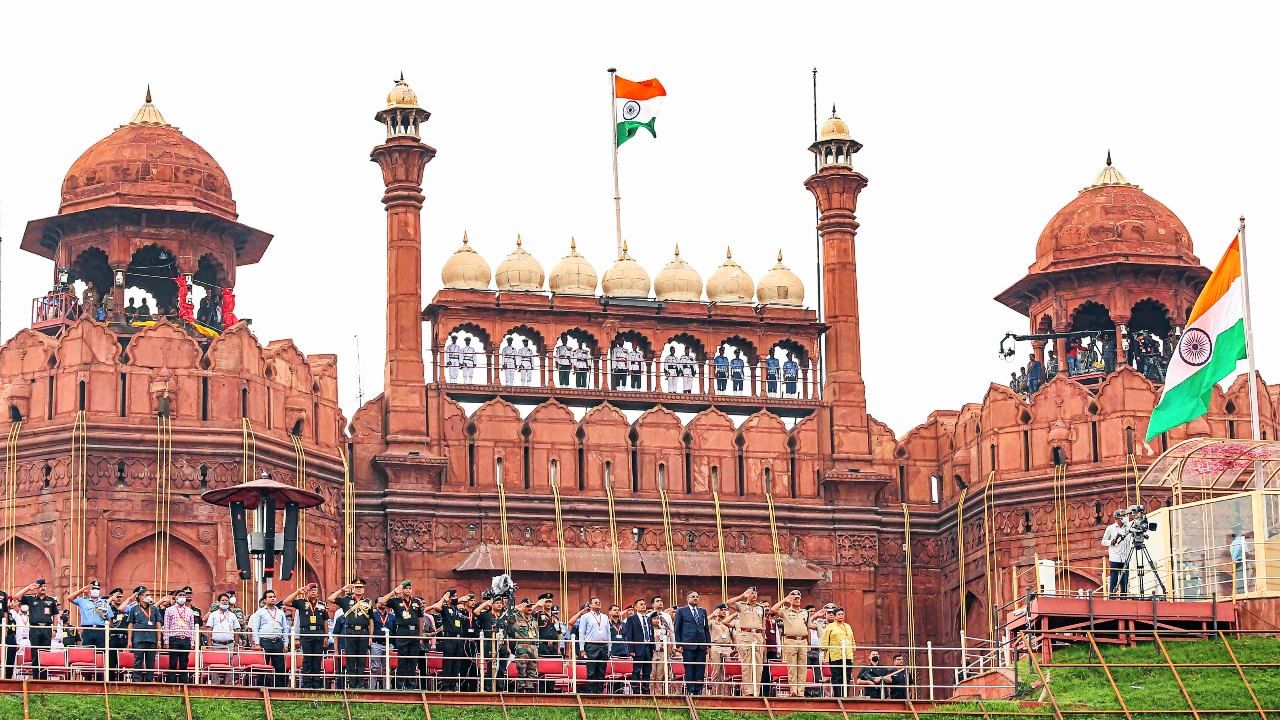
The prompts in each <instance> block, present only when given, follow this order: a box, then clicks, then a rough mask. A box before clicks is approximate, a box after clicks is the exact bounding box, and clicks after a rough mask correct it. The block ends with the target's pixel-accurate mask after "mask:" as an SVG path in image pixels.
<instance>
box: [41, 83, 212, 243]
mask: <svg viewBox="0 0 1280 720" xmlns="http://www.w3.org/2000/svg"><path fill="white" fill-rule="evenodd" d="M113 205H120V206H135V207H166V208H169V209H177V210H190V211H195V212H207V213H212V214H214V215H218V216H220V217H223V218H226V219H228V220H235V219H236V217H237V213H236V203H235V200H233V199H232V196H231V182H230V181H229V180H228V179H227V174H226V172H225V171H223V169H222V166H221V165H219V164H218V161H217V160H214V159H213V156H212V155H210V154H209V153H208V151H206V150H205V149H204V148H202V147H200V145H198V144H197V143H196V142H195V141H193V140H191V139H190V138H188V137H186V136H185V135H183V134H182V132H181V131H179V130H178V128H176V127H174V126H172V125H170V124H169V123H168V122H166V121H165V119H164V116H163V115H161V114H160V110H159V109H157V108H156V106H155V105H153V104H152V102H151V88H150V87H148V88H147V95H146V100H145V101H144V102H143V104H142V106H141V107H140V108H138V110H137V112H135V113H134V114H133V117H132V118H131V119H130V120H129V122H127V123H125V124H124V125H121V126H120V127H118V128H116V129H115V131H114V132H112V133H111V134H110V135H108V136H107V137H105V138H103V139H102V140H99V141H98V142H96V143H94V144H93V146H91V147H90V148H89V149H88V150H85V151H84V153H83V154H81V155H80V157H79V158H77V159H76V161H75V162H74V163H72V164H71V168H70V169H69V170H67V174H66V176H65V177H64V178H63V180H62V204H61V205H60V206H59V213H60V214H63V215H65V214H67V213H71V212H76V211H80V210H89V209H92V208H98V207H107V206H113Z"/></svg>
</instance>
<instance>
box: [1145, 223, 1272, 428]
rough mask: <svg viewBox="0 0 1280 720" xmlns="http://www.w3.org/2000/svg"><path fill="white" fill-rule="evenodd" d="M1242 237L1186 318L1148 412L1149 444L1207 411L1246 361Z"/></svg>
mask: <svg viewBox="0 0 1280 720" xmlns="http://www.w3.org/2000/svg"><path fill="white" fill-rule="evenodd" d="M1240 268H1241V265H1240V237H1239V236H1236V239H1235V240H1232V241H1231V246H1230V247H1228V248H1227V252H1226V254H1225V255H1223V256H1222V260H1220V261H1218V267H1217V268H1215V269H1214V271H1213V275H1211V276H1209V282H1207V283H1205V286H1204V290H1203V291H1202V292H1201V293H1200V298H1199V299H1198V300H1196V304H1195V307H1194V308H1192V309H1191V316H1190V317H1188V318H1187V329H1186V330H1185V331H1184V332H1183V333H1182V337H1181V338H1180V339H1179V340H1178V346H1177V348H1176V349H1175V351H1174V353H1173V358H1172V359H1171V360H1170V361H1169V370H1168V372H1167V373H1165V380H1164V394H1163V395H1161V396H1160V404H1158V405H1156V409H1155V410H1153V411H1152V412H1151V421H1150V422H1149V423H1148V424H1147V440H1151V438H1153V437H1155V436H1157V435H1159V434H1160V433H1162V432H1164V431H1165V430H1168V429H1169V428H1171V427H1175V426H1178V425H1181V424H1183V423H1185V422H1190V421H1192V420H1195V419H1196V418H1198V417H1200V416H1201V415H1204V414H1205V413H1206V412H1208V411H1209V400H1210V399H1211V398H1212V397H1213V386H1214V385H1217V384H1218V383H1219V382H1221V381H1222V379H1223V378H1225V377H1227V376H1228V375H1230V374H1231V373H1233V372H1235V369H1236V363H1238V362H1240V361H1241V360H1243V359H1245V357H1246V355H1247V353H1246V348H1247V340H1246V335H1245V320H1244V279H1243V278H1242V277H1241V271H1240Z"/></svg>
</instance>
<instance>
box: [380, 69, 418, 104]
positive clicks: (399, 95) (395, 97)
mask: <svg viewBox="0 0 1280 720" xmlns="http://www.w3.org/2000/svg"><path fill="white" fill-rule="evenodd" d="M416 107H420V106H419V105H418V93H416V92H414V91H413V88H411V87H409V83H407V82H405V81H404V73H400V79H399V80H396V84H395V87H393V88H391V92H389V93H387V109H388V110H393V109H396V108H416Z"/></svg>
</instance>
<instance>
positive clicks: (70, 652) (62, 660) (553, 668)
mask: <svg viewBox="0 0 1280 720" xmlns="http://www.w3.org/2000/svg"><path fill="white" fill-rule="evenodd" d="M295 657H296V656H295V655H293V654H288V655H286V656H285V671H286V672H291V671H292V670H293V664H294V662H295ZM426 657H427V675H428V676H429V678H436V677H438V676H439V675H440V674H441V673H442V672H443V671H444V656H443V655H442V654H440V653H435V652H428V653H427V655H426ZM31 660H32V659H31V648H30V647H23V648H21V649H20V652H19V653H18V656H17V659H16V666H17V669H18V671H19V672H25V673H27V674H32V672H33V671H34V670H35V669H36V668H39V669H41V670H43V671H44V672H45V674H46V675H48V676H49V677H51V678H59V677H61V678H67V677H74V678H79V677H82V676H83V675H85V674H86V673H93V674H97V673H99V672H101V671H102V670H103V669H105V667H106V660H105V654H104V653H103V652H102V651H100V650H97V649H95V648H91V647H70V648H66V649H65V650H40V651H38V654H37V657H36V660H37V662H35V663H32V661H31ZM201 660H202V665H201V670H202V671H203V672H207V673H235V672H241V673H249V674H252V673H270V672H272V671H273V670H274V668H273V667H272V665H271V664H270V663H269V662H267V656H266V654H265V653H263V652H261V651H258V650H238V651H227V650H205V651H203V654H202V658H201ZM390 662H391V669H392V671H393V672H394V671H395V669H396V668H397V666H398V665H399V657H398V655H397V653H396V652H395V651H394V650H393V651H392V652H391V654H390ZM135 663H136V657H135V655H134V653H133V652H131V651H128V650H124V651H121V652H120V653H119V667H120V669H123V670H132V669H136V668H135ZM345 665H346V663H345V658H342V657H339V656H335V655H331V654H330V655H325V656H324V660H323V663H322V666H323V673H324V675H325V677H326V678H330V679H333V678H337V677H338V676H339V675H341V674H342V671H343V670H345ZM566 665H567V663H566V662H565V661H564V660H563V659H562V658H538V675H539V676H541V678H542V679H543V680H550V681H553V682H555V687H556V690H557V691H560V692H567V691H569V690H570V689H571V687H572V683H571V682H570V680H569V674H568V671H567V668H566ZM195 667H196V658H195V652H194V651H189V654H188V656H187V669H188V670H189V671H194V670H195ZM573 667H574V675H576V681H577V682H578V683H585V682H587V666H586V664H584V663H582V662H575V663H574V664H573ZM634 667H635V665H634V663H633V662H632V661H631V660H630V659H628V658H612V659H610V660H609V661H608V662H607V664H606V666H605V680H607V681H623V680H626V679H628V678H630V677H631V673H632V671H633V669H634ZM724 669H725V673H724V674H725V678H724V681H725V682H741V681H742V664H741V663H739V662H738V661H736V660H730V661H728V662H726V663H725V668H724ZM168 670H169V651H167V650H158V651H157V652H156V667H155V671H156V672H167V671H168ZM669 671H670V678H671V680H672V681H674V682H676V683H680V682H683V681H684V677H685V672H684V664H683V663H681V662H672V663H671V664H670V665H669ZM806 673H807V675H806V679H805V684H806V685H810V686H811V685H813V684H814V682H815V678H814V672H813V668H812V667H810V668H807V669H806ZM506 674H507V677H508V678H510V679H515V678H518V677H519V671H518V668H517V665H516V663H515V661H514V660H511V661H509V662H508V665H507V673H506ZM769 675H770V677H771V678H772V679H773V681H774V683H775V684H776V685H779V686H780V688H779V689H780V690H781V691H782V692H784V693H785V692H786V690H787V687H786V679H787V666H786V665H785V664H783V663H780V662H771V663H769ZM830 681H831V669H830V668H829V667H826V666H823V668H822V682H823V683H824V684H825V683H829V682H830Z"/></svg>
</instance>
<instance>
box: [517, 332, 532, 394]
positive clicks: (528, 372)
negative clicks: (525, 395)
mask: <svg viewBox="0 0 1280 720" xmlns="http://www.w3.org/2000/svg"><path fill="white" fill-rule="evenodd" d="M522 340H523V342H522V343H521V345H520V348H519V349H517V350H516V361H517V364H518V365H519V366H520V384H521V385H524V386H525V387H528V386H530V385H532V384H533V355H534V353H533V346H532V345H530V344H529V338H523V339H522Z"/></svg>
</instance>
